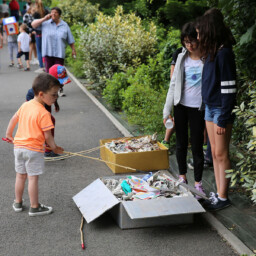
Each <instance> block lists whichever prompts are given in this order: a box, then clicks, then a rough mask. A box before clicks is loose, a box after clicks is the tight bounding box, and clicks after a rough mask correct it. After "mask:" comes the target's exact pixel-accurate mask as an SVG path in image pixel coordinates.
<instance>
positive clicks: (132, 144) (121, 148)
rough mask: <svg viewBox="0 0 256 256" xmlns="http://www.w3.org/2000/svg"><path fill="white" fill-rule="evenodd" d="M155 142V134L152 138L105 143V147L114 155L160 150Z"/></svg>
mask: <svg viewBox="0 0 256 256" xmlns="http://www.w3.org/2000/svg"><path fill="white" fill-rule="evenodd" d="M156 140H157V135H156V133H155V134H153V135H152V136H151V135H148V136H144V137H140V138H133V139H128V140H127V138H124V139H119V140H113V141H111V142H108V143H105V147H106V148H108V149H109V150H111V151H112V152H114V153H116V154H120V153H130V152H147V151H154V150H160V148H159V146H158V144H157V141H156Z"/></svg>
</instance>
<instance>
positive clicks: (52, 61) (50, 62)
mask: <svg viewBox="0 0 256 256" xmlns="http://www.w3.org/2000/svg"><path fill="white" fill-rule="evenodd" d="M55 64H60V65H62V66H63V65H64V59H62V58H56V57H49V56H45V57H44V65H45V71H46V73H49V69H50V67H51V66H53V65H55Z"/></svg>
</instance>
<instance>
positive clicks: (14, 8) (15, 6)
mask: <svg viewBox="0 0 256 256" xmlns="http://www.w3.org/2000/svg"><path fill="white" fill-rule="evenodd" d="M9 8H10V11H11V16H14V17H15V18H16V21H17V22H18V23H19V19H20V15H19V11H20V5H19V3H18V2H17V1H16V0H12V1H11V2H10V3H9Z"/></svg>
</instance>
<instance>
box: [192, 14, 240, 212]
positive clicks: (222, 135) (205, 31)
mask: <svg viewBox="0 0 256 256" xmlns="http://www.w3.org/2000/svg"><path fill="white" fill-rule="evenodd" d="M196 29H197V33H198V40H199V43H200V51H201V54H202V57H203V58H204V70H203V74H202V98H203V102H204V103H205V121H206V128H207V133H208V136H209V139H210V143H211V150H212V158H213V166H214V175H215V181H216V187H217V193H215V192H211V193H210V201H206V202H205V203H204V207H205V209H207V210H209V211H216V210H220V209H223V208H226V207H228V206H230V204H231V203H230V200H229V198H228V188H229V182H230V179H228V178H226V173H225V170H228V169H230V168H231V163H230V159H229V144H230V139H231V131H232V126H233V122H234V113H232V111H233V109H234V106H235V104H236V64H235V55H234V53H233V50H232V45H233V44H234V43H235V41H234V38H233V36H232V33H231V31H230V29H229V28H227V26H226V25H225V23H224V19H223V15H222V14H221V12H220V11H217V10H215V11H214V13H208V14H205V15H204V16H202V17H200V18H198V20H197V24H196Z"/></svg>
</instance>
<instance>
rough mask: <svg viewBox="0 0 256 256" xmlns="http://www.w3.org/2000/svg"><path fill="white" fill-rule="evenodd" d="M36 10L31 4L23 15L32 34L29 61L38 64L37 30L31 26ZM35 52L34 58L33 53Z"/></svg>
mask: <svg viewBox="0 0 256 256" xmlns="http://www.w3.org/2000/svg"><path fill="white" fill-rule="evenodd" d="M34 12H35V8H34V7H33V5H30V8H29V9H28V10H27V12H26V13H25V15H24V16H23V23H25V24H26V25H27V27H28V33H29V36H30V39H31V40H30V43H29V48H30V50H29V61H30V63H31V64H37V51H36V32H35V31H34V29H33V28H32V26H31V23H32V21H33V20H34V18H33V13H34ZM33 54H34V59H33V56H32V55H33Z"/></svg>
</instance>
